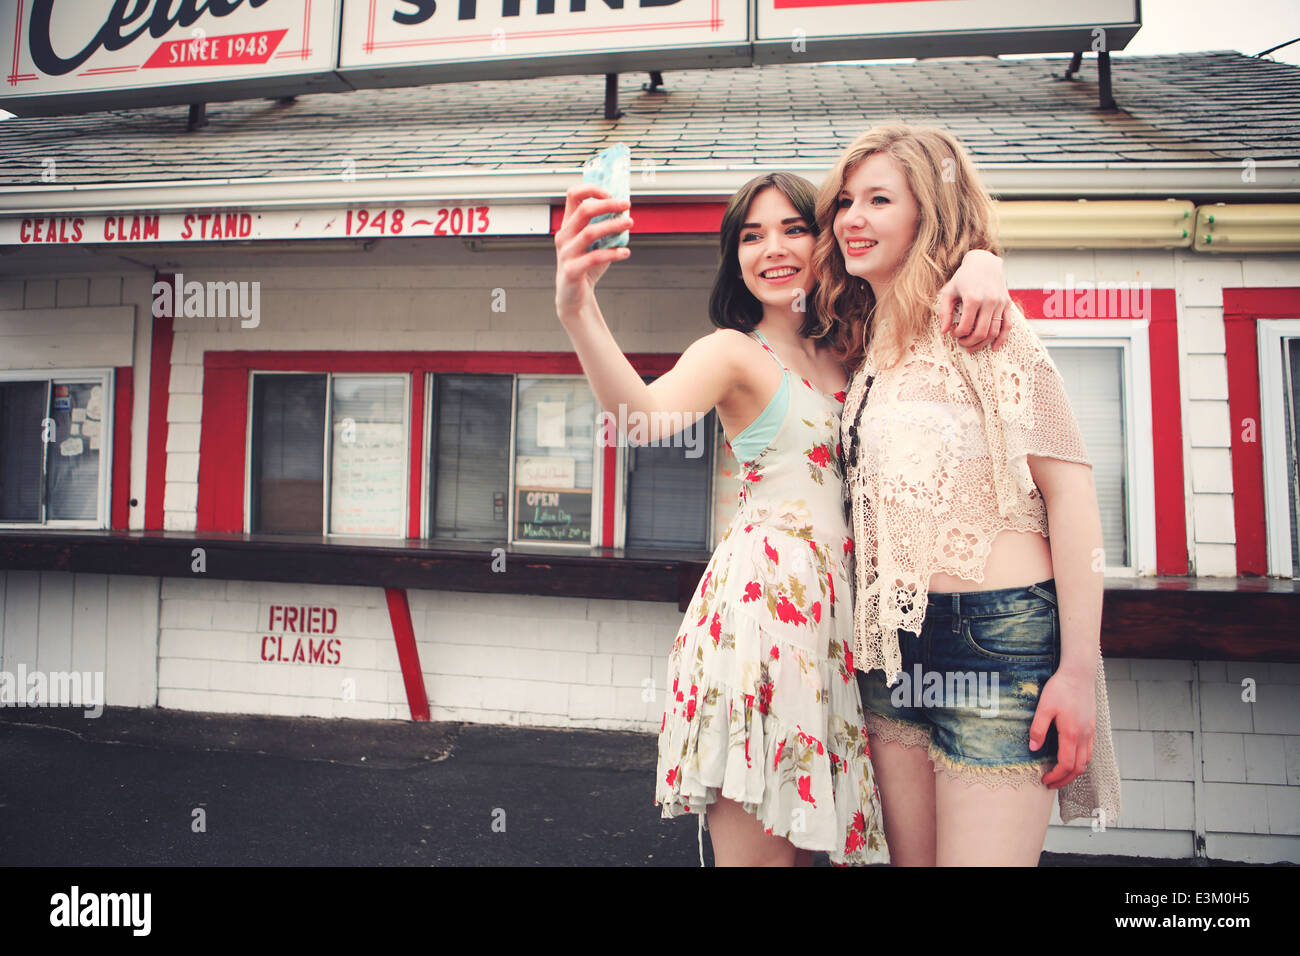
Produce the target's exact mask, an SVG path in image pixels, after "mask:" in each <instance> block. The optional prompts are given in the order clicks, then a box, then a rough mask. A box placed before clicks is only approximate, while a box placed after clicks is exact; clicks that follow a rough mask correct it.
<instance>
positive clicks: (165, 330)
mask: <svg viewBox="0 0 1300 956" xmlns="http://www.w3.org/2000/svg"><path fill="white" fill-rule="evenodd" d="M154 282H155V283H158V282H165V283H167V284H168V285H174V284H175V282H176V277H175V276H174V275H172V274H171V273H169V272H156V273H154ZM160 311H162V310H161V309H159V308H157V307H155V308H154V309H153V313H154V320H153V344H152V347H151V348H150V353H149V438H148V453H147V456H146V460H145V483H144V526H145V529H146V530H148V531H161V530H162V526H163V496H164V495H165V494H166V492H167V404H168V402H169V401H170V394H169V392H170V390H171V380H172V338H173V333H172V317H171V315H170V310H168V312H169V314H167V315H159V314H158V313H159V312H160Z"/></svg>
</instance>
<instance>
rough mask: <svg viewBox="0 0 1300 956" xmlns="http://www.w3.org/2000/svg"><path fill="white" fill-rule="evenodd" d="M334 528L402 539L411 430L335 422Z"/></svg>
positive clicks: (400, 426) (399, 425) (393, 425)
mask: <svg viewBox="0 0 1300 956" xmlns="http://www.w3.org/2000/svg"><path fill="white" fill-rule="evenodd" d="M331 458H332V468H331V471H330V475H331V481H330V527H329V530H330V531H331V532H333V533H336V534H376V535H379V534H383V535H399V534H402V531H403V529H402V515H403V512H404V511H405V504H406V426H405V425H403V424H402V423H401V422H351V421H348V422H335V423H334V444H333V451H332V455H331Z"/></svg>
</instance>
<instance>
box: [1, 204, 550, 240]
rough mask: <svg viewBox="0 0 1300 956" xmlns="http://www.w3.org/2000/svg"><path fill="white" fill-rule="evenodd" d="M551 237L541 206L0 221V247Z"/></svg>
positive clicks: (216, 212) (370, 208) (223, 212)
mask: <svg viewBox="0 0 1300 956" xmlns="http://www.w3.org/2000/svg"><path fill="white" fill-rule="evenodd" d="M549 231H550V207H549V206H545V205H540V204H539V205H532V206H525V205H515V206H505V205H493V204H489V203H484V204H478V205H454V206H452V205H449V206H437V205H417V206H368V207H356V208H347V209H308V210H300V211H292V212H289V211H281V210H268V211H263V212H255V211H237V210H195V211H193V212H182V213H155V214H152V215H150V214H146V213H137V214H133V215H130V214H128V215H120V216H119V215H110V216H100V215H93V216H25V217H23V218H21V219H18V218H14V219H0V245H5V246H34V245H57V244H63V245H90V244H96V243H116V242H218V241H229V240H239V239H372V238H378V237H380V236H387V237H392V238H399V237H413V236H520V235H546V234H548V233H549Z"/></svg>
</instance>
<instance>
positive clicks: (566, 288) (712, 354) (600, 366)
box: [555, 185, 743, 441]
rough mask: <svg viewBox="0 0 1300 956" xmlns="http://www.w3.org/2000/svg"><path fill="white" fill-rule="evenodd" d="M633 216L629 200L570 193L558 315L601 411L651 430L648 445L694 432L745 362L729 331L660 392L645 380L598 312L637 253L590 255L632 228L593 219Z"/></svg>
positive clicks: (673, 373) (558, 242) (681, 362)
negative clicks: (606, 279) (623, 263)
mask: <svg viewBox="0 0 1300 956" xmlns="http://www.w3.org/2000/svg"><path fill="white" fill-rule="evenodd" d="M628 208H629V204H628V202H627V201H626V200H618V199H610V198H609V194H608V193H607V192H605V191H604V190H602V189H600V188H599V187H597V186H591V185H583V186H573V187H570V189H569V190H568V193H567V194H566V196H565V204H564V221H563V222H562V223H561V225H560V228H559V229H558V230H557V231H556V233H555V250H556V274H555V311H556V315H558V316H559V319H560V322H561V324H563V325H564V329H565V331H566V332H568V333H569V338H570V339H571V340H572V342H573V348H574V351H576V352H577V353H578V360H579V361H580V362H581V363H582V370H583V372H584V373H585V374H586V376H587V380H588V381H589V382H590V383H591V388H592V391H593V392H594V393H595V395H596V400H597V401H598V402H600V405H601V407H602V408H603V409H605V410H606V411H610V412H614V413H615V414H616V415H617V414H618V412H619V409H620V406H621V407H622V408H623V409H625V410H626V412H627V413H628V416H635V419H639V420H641V421H643V422H645V423H646V424H647V426H648V430H647V434H646V438H647V440H650V441H654V440H655V439H658V438H662V437H667V436H669V435H672V434H674V433H676V432H678V431H680V430H681V429H682V428H685V427H687V426H689V425H692V424H694V423H695V422H696V421H697V420H698V419H700V418H702V417H704V416H705V415H707V414H708V413H709V411H710V410H711V409H712V408H713V407H714V406H715V405H717V404H718V403H719V402H721V401H724V400H725V399H726V398H727V397H728V395H730V394H731V391H732V389H733V388H734V387H735V386H736V385H737V384H739V382H740V376H741V370H742V367H741V362H740V356H741V355H743V352H741V351H740V350H739V349H738V348H736V345H737V344H738V343H736V342H735V341H734V338H733V337H734V336H739V335H742V334H743V333H740V332H737V331H735V330H731V329H723V330H719V331H718V332H715V333H713V334H712V335H706V336H705V337H704V338H702V339H699V340H698V341H696V342H694V343H693V344H692V345H691V346H690V347H689V348H687V349H686V351H685V352H683V353H682V356H681V358H680V359H678V361H677V364H676V365H674V366H673V368H672V369H671V370H670V371H669V372H667V373H666V374H664V375H661V376H660V377H659V378H658V379H656V380H655V381H654V382H653V383H652V384H649V385H647V384H646V383H645V382H643V381H642V380H641V376H640V375H639V374H637V371H636V369H634V368H633V367H632V363H631V362H629V361H628V360H627V357H626V356H625V355H624V354H623V351H622V349H620V348H619V347H618V343H617V342H615V341H614V336H613V333H611V332H610V330H609V326H608V325H606V324H605V317H604V316H603V315H602V314H601V311H600V307H599V306H598V305H597V304H596V291H595V287H596V282H597V281H599V279H600V277H601V276H602V275H603V274H604V273H605V270H606V269H607V268H609V264H610V263H611V262H614V261H616V260H621V259H626V258H627V257H628V256H629V255H630V252H629V250H628V249H627V248H626V247H624V248H613V249H595V250H593V251H591V252H588V251H587V247H588V246H590V245H591V243H592V241H593V240H595V239H597V238H599V237H601V236H605V235H612V234H614V233H617V232H622V231H623V230H624V229H627V228H628V226H630V225H631V223H632V220H631V218H630V217H628V216H626V215H616V216H615V217H614V218H612V219H608V220H606V221H604V222H599V223H594V224H593V223H592V222H591V220H592V218H593V217H595V216H599V215H603V214H604V213H609V212H612V213H624V212H626V210H627V209H628ZM635 419H634V420H635ZM619 420H620V421H627V420H629V418H628V417H627V416H619Z"/></svg>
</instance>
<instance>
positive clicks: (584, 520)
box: [515, 488, 591, 543]
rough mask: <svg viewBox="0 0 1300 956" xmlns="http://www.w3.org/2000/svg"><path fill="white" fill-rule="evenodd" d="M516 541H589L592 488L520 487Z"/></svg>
mask: <svg viewBox="0 0 1300 956" xmlns="http://www.w3.org/2000/svg"><path fill="white" fill-rule="evenodd" d="M515 539H516V540H520V541H570V542H575V543H577V542H581V543H587V542H589V541H590V540H591V489H590V488H575V489H573V490H571V491H560V490H558V489H555V488H517V489H516V490H515Z"/></svg>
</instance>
